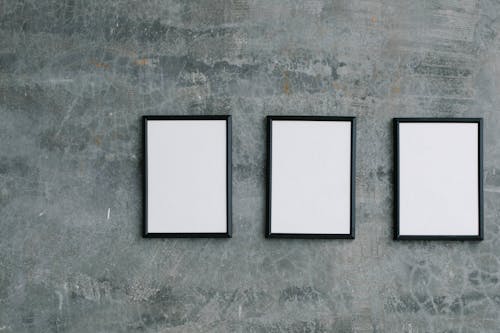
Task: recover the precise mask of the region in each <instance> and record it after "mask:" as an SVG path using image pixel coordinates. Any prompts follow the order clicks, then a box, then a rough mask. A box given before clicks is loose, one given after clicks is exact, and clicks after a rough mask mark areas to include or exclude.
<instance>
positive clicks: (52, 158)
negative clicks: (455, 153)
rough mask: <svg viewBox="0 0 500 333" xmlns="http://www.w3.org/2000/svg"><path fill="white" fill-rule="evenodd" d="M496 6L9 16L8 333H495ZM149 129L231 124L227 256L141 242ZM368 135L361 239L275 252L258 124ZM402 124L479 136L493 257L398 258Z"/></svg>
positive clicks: (353, 4) (5, 158)
mask: <svg viewBox="0 0 500 333" xmlns="http://www.w3.org/2000/svg"><path fill="white" fill-rule="evenodd" d="M499 32H500V2H498V1H497V0H461V1H458V0H426V1H415V0H369V1H368V0H343V1H341V0H329V1H326V0H325V1H322V0H296V1H281V0H276V1H274V0H248V1H247V0H232V1H231V0H199V1H180V0H179V1H174V0H170V1H160V0H148V1H132V0H120V1H110V0H99V1H97V0H95V1H94V0H89V1H83V0H64V1H63V0H54V1H49V0H25V1H21V0H17V1H16V0H2V1H0V332H2V333H3V332H143V331H144V332H200V331H202V332H449V333H451V332H462V333H465V332H499V331H500V316H499V313H500V282H499V278H500V240H499V236H500V230H499V227H500V221H499V215H500V205H499V202H500V166H499V165H500V142H499V139H500V134H499V133H500V114H499V112H498V105H499V102H500V88H499V80H500V57H499V52H500V36H499V35H498V34H499ZM144 114H231V115H233V130H234V131H233V141H234V146H233V163H234V175H233V191H234V192H233V204H234V224H233V227H234V236H233V238H232V239H229V240H227V239H164V240H161V239H143V238H141V223H142V202H141V198H142V193H141V184H142V183H141V182H142V176H141V163H142V147H141V132H140V116H141V115H144ZM271 114H273V115H284V114H289V115H299V114H300V115H301V114H308V115H349V116H357V117H358V132H357V139H358V141H357V161H356V162H357V168H358V169H357V172H356V180H357V185H356V190H357V204H356V215H357V220H356V223H357V225H356V239H355V240H354V241H345V240H344V241H343V240H266V239H264V237H263V235H264V216H265V215H264V212H265V196H264V193H265V178H264V170H265V149H264V147H265V128H264V124H265V123H264V117H265V116H266V115H271ZM396 116H446V117H448V116H456V117H459V116H474V117H476V116H482V117H484V118H485V240H484V241H483V242H480V243H475V242H394V241H392V240H391V238H392V217H391V212H392V180H391V173H392V148H391V147H392V146H391V145H392V135H391V123H390V121H391V118H392V117H396Z"/></svg>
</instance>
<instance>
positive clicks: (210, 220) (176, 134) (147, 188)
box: [142, 115, 232, 238]
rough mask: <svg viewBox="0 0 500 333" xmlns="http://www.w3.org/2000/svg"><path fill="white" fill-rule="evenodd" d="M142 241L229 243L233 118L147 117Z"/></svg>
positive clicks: (144, 138)
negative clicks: (210, 240) (224, 240)
mask: <svg viewBox="0 0 500 333" xmlns="http://www.w3.org/2000/svg"><path fill="white" fill-rule="evenodd" d="M142 120H143V144H144V164H143V172H144V182H143V186H144V188H143V193H144V197H143V201H144V202H143V207H144V212H143V215H144V221H143V237H145V238H167V237H173V238H186V237H191V238H207V237H213V238H230V237H231V234H232V198H231V195H232V193H231V192H232V176H231V174H232V155H231V147H232V144H231V143H232V139H231V116H230V115H199V116H163V115H145V116H143V117H142Z"/></svg>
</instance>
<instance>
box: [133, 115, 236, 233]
mask: <svg viewBox="0 0 500 333" xmlns="http://www.w3.org/2000/svg"><path fill="white" fill-rule="evenodd" d="M231 119H232V118H231V116H230V115H175V116H167V115H144V116H142V127H143V128H142V129H143V149H144V150H143V151H144V160H143V230H142V232H143V235H142V236H143V237H144V238H231V237H232V129H231V127H232V124H231V123H232V121H231ZM176 120H207V121H210V120H225V121H226V232H188V233H183V232H161V233H158V232H150V231H149V230H148V141H147V140H148V126H147V125H148V122H149V121H176Z"/></svg>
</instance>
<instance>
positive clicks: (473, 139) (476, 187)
mask: <svg viewBox="0 0 500 333" xmlns="http://www.w3.org/2000/svg"><path fill="white" fill-rule="evenodd" d="M394 130H395V166H394V168H395V217H396V221H395V223H396V224H395V236H394V237H395V239H399V240H405V239H408V240H410V239H416V240H482V239H483V211H482V209H483V189H482V119H480V118H444V119H443V118H396V119H394Z"/></svg>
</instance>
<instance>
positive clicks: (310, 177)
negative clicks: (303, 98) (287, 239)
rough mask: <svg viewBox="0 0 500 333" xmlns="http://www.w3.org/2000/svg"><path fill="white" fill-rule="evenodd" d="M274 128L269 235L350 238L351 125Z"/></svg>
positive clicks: (279, 123)
mask: <svg viewBox="0 0 500 333" xmlns="http://www.w3.org/2000/svg"><path fill="white" fill-rule="evenodd" d="M271 123H272V152H271V154H272V164H271V168H272V170H271V180H272V184H271V233H287V234H350V218H351V122H350V121H300V120H294V121H288V120H273V121H272V122H271Z"/></svg>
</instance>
